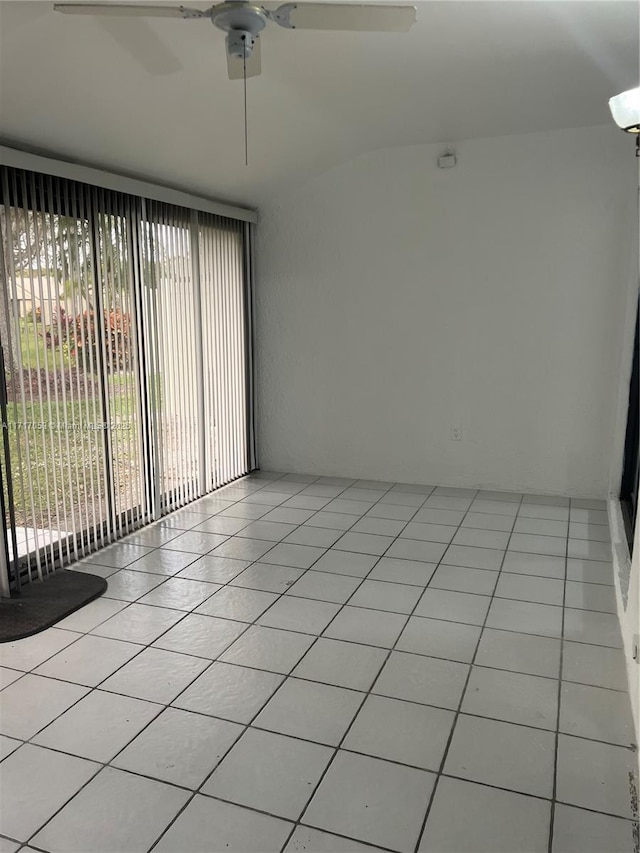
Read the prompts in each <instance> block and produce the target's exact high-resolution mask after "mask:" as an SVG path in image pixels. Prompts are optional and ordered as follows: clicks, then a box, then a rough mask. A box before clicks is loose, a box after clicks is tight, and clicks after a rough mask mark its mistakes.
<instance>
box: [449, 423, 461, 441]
mask: <svg viewBox="0 0 640 853" xmlns="http://www.w3.org/2000/svg"><path fill="white" fill-rule="evenodd" d="M451 441H462V427H461V426H452V427H451Z"/></svg>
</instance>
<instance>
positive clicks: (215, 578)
mask: <svg viewBox="0 0 640 853" xmlns="http://www.w3.org/2000/svg"><path fill="white" fill-rule="evenodd" d="M250 565H251V564H250V563H249V561H248V560H232V559H230V558H228V557H212V556H211V555H210V554H205V555H204V556H203V557H198V559H197V560H196V561H195V563H191V565H190V566H187V568H186V569H183V570H182V571H181V572H180V574H179V577H181V578H188V579H189V580H194V581H208V582H209V583H216V584H224V583H228V582H229V581H230V580H233V579H234V578H235V577H237V576H238V575H239V574H240V573H241V572H242V571H244V570H245V569H246V568H247V567H248V566H250Z"/></svg>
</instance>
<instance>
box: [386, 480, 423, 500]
mask: <svg viewBox="0 0 640 853" xmlns="http://www.w3.org/2000/svg"><path fill="white" fill-rule="evenodd" d="M433 489H434V486H428V485H424V484H423V483H394V484H393V486H391V491H392V492H405V493H407V492H412V493H413V494H416V495H424V496H425V497H426V496H427V495H430V494H431V492H433Z"/></svg>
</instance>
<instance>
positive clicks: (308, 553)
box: [262, 543, 325, 569]
mask: <svg viewBox="0 0 640 853" xmlns="http://www.w3.org/2000/svg"><path fill="white" fill-rule="evenodd" d="M324 550H325V549H324V548H313V547H312V546H311V545H289V544H284V543H281V544H280V545H276V546H275V547H274V548H272V549H271V551H269V552H268V553H267V554H265V555H264V557H263V558H262V562H263V563H273V564H275V565H277V566H291V567H292V568H294V569H309V568H311V566H312V565H313V564H314V563H315V562H316V561H317V560H318V559H319V558H320V557H321V556H322V555H323V554H324Z"/></svg>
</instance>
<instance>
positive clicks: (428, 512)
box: [413, 506, 467, 527]
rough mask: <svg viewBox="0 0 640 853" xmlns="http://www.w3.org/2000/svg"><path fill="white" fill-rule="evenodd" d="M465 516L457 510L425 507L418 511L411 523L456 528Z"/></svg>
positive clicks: (461, 511)
mask: <svg viewBox="0 0 640 853" xmlns="http://www.w3.org/2000/svg"><path fill="white" fill-rule="evenodd" d="M466 517H467V514H466V513H465V511H464V510H459V509H437V507H425V506H423V507H422V509H420V510H418V512H417V513H416V514H415V515H414V517H413V521H416V522H420V523H425V524H444V525H447V526H449V527H458V525H459V524H461V523H462V520H463V518H466Z"/></svg>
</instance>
